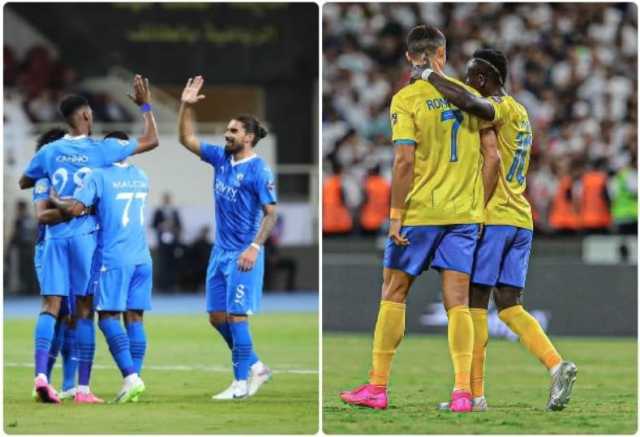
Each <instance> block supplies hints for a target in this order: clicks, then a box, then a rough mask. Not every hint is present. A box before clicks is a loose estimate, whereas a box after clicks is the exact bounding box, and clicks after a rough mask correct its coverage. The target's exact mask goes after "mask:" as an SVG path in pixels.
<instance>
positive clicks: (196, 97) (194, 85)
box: [180, 76, 205, 105]
mask: <svg viewBox="0 0 640 437" xmlns="http://www.w3.org/2000/svg"><path fill="white" fill-rule="evenodd" d="M202 85H204V79H203V78H202V76H196V77H195V78H193V79H192V78H189V80H188V81H187V84H186V85H185V87H184V90H183V91H182V97H181V98H180V101H182V103H187V104H189V105H193V104H194V103H198V102H199V101H200V100H202V99H204V97H205V96H204V94H200V90H201V89H202Z"/></svg>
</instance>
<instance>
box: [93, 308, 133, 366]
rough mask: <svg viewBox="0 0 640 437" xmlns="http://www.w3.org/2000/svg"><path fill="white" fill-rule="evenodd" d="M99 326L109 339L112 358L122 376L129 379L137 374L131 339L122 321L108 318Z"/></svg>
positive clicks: (101, 321)
mask: <svg viewBox="0 0 640 437" xmlns="http://www.w3.org/2000/svg"><path fill="white" fill-rule="evenodd" d="M98 326H99V327H100V330H101V331H102V333H103V334H104V337H105V338H106V339H107V344H108V345H109V351H110V352H111V356H112V357H113V359H114V360H115V362H116V364H117V365H118V369H120V373H122V376H123V377H127V376H129V375H131V374H132V373H136V370H135V368H134V367H133V358H131V350H130V349H129V347H130V346H129V337H128V336H127V333H126V332H124V327H123V326H122V324H121V323H120V319H119V318H118V319H114V318H111V317H108V318H106V319H103V320H100V321H99V322H98Z"/></svg>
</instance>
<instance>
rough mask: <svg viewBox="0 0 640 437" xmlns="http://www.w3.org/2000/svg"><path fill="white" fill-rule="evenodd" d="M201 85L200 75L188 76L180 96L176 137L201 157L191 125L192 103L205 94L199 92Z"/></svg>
mask: <svg viewBox="0 0 640 437" xmlns="http://www.w3.org/2000/svg"><path fill="white" fill-rule="evenodd" d="M203 85H204V79H203V78H202V76H196V77H195V78H193V79H192V78H189V80H187V84H186V85H185V87H184V90H183V91H182V96H181V98H180V111H179V112H178V134H179V137H178V138H179V140H180V144H182V145H183V146H184V147H185V148H186V149H187V150H189V151H190V152H191V153H193V154H195V155H198V156H200V157H202V152H201V150H200V141H199V140H198V137H196V135H195V129H194V127H193V109H192V105H195V104H196V103H198V102H199V101H200V100H202V99H204V97H205V96H204V95H202V94H200V90H201V89H202V86H203Z"/></svg>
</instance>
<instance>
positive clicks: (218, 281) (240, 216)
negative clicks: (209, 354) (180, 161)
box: [178, 76, 277, 400]
mask: <svg viewBox="0 0 640 437" xmlns="http://www.w3.org/2000/svg"><path fill="white" fill-rule="evenodd" d="M203 84H204V80H203V78H202V77H201V76H197V77H195V78H194V79H193V80H192V79H189V80H188V81H187V85H186V86H185V88H184V91H183V92H182V98H181V105H180V112H179V115H178V119H179V121H178V128H179V133H180V138H179V139H180V143H181V144H182V145H183V146H184V147H185V148H186V149H187V150H189V151H190V152H192V153H194V154H195V155H198V156H199V157H200V159H202V160H203V161H204V162H206V163H208V164H210V165H211V166H213V168H214V180H213V195H214V199H215V215H216V225H217V226H216V238H215V243H214V246H213V248H212V251H211V257H210V258H209V266H208V268H207V278H206V302H207V312H208V313H209V322H210V323H211V325H212V326H213V327H214V328H215V329H216V330H217V331H218V332H219V333H220V334H221V335H222V337H223V338H224V340H225V342H226V343H227V345H228V346H229V348H230V349H231V359H232V363H233V375H234V380H233V382H232V384H231V385H230V386H229V388H227V389H226V390H224V391H223V392H222V393H220V394H218V395H215V396H213V399H219V400H224V399H243V398H246V397H248V396H252V395H253V394H255V393H256V392H257V391H258V389H259V388H260V386H261V385H262V384H264V383H265V382H266V381H267V380H269V379H270V377H271V370H270V369H269V368H268V367H267V366H266V365H264V364H263V363H262V362H261V361H260V359H259V358H258V356H257V355H256V353H255V351H254V348H253V343H252V340H251V334H250V332H249V320H248V317H249V315H251V314H254V313H255V312H256V311H257V310H258V308H259V304H260V299H261V297H262V282H263V276H264V247H263V245H264V242H265V241H266V240H267V238H268V236H269V234H270V233H271V229H272V228H273V226H274V224H275V222H276V203H277V199H276V190H275V184H274V179H273V174H272V172H271V169H269V167H268V166H267V164H266V162H265V161H264V160H263V159H262V158H260V157H259V156H258V155H256V153H255V152H254V147H255V146H256V144H257V143H258V141H260V139H262V138H264V137H265V136H266V135H267V131H266V130H265V129H264V128H263V127H262V126H261V125H260V123H259V122H258V121H257V120H256V119H255V118H254V117H252V116H250V115H240V116H237V117H234V118H233V119H232V120H231V121H229V124H228V125H227V128H226V130H225V133H224V138H225V145H224V147H223V146H217V145H212V144H207V143H204V142H200V141H199V140H198V138H197V137H196V136H195V133H194V128H193V120H192V117H193V115H192V109H191V106H192V105H194V104H195V103H197V102H198V101H200V100H202V99H203V98H204V96H203V95H201V94H200V90H201V89H202V85H203Z"/></svg>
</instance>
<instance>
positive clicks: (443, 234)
mask: <svg viewBox="0 0 640 437" xmlns="http://www.w3.org/2000/svg"><path fill="white" fill-rule="evenodd" d="M400 233H401V234H402V235H404V236H405V238H407V239H408V240H409V245H407V246H397V245H396V244H395V243H394V242H393V241H392V240H391V238H387V243H386V246H385V248H384V266H385V267H386V268H388V269H396V270H401V271H403V272H405V273H407V274H409V275H411V276H418V275H419V274H420V273H422V272H423V271H424V270H428V269H429V267H431V268H434V269H436V270H454V271H457V272H462V273H466V274H470V273H471V268H472V266H473V253H474V252H475V249H476V244H477V241H478V236H479V234H480V225H478V224H471V225H442V226H403V227H402V228H401V229H400Z"/></svg>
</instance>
